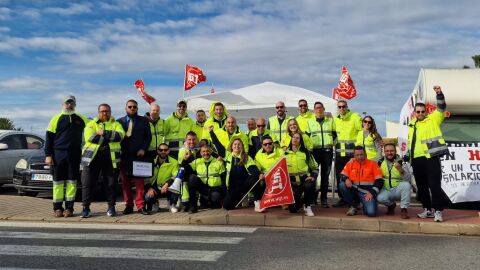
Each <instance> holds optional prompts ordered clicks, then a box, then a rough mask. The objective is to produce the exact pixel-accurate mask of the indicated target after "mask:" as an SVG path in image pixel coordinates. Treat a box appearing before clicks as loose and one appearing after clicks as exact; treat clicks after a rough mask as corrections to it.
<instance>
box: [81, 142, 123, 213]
mask: <svg viewBox="0 0 480 270" xmlns="http://www.w3.org/2000/svg"><path fill="white" fill-rule="evenodd" d="M100 172H101V173H102V176H103V185H104V186H105V190H106V193H107V194H106V195H107V201H108V206H114V205H115V202H116V193H115V190H116V187H117V182H118V180H117V179H118V174H119V170H118V169H114V168H113V166H112V160H111V158H110V151H109V150H108V149H106V150H103V151H99V152H97V154H96V155H95V157H94V158H93V160H92V162H90V165H89V166H85V167H84V168H83V171H82V204H83V206H85V207H88V206H89V205H90V203H91V202H92V197H93V195H94V193H95V190H96V187H97V182H98V177H99V175H100Z"/></svg>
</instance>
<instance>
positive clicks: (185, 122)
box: [165, 100, 195, 159]
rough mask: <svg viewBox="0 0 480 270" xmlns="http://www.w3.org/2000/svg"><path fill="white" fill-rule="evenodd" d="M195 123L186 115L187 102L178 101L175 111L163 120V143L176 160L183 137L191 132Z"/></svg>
mask: <svg viewBox="0 0 480 270" xmlns="http://www.w3.org/2000/svg"><path fill="white" fill-rule="evenodd" d="M194 125H195V123H194V122H193V120H192V118H190V117H189V116H188V113H187V102H186V101H185V100H180V101H179V102H178V103H177V110H176V111H175V112H173V113H172V114H171V115H170V116H168V117H167V118H166V119H165V142H166V143H168V146H169V147H170V156H172V157H173V158H175V159H177V158H178V150H179V149H180V148H181V147H182V145H183V142H184V139H185V136H186V135H187V133H188V132H189V131H192V130H193V126H194Z"/></svg>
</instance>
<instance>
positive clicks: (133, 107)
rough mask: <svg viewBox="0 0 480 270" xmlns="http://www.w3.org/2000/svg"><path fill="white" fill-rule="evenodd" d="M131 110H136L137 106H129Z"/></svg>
mask: <svg viewBox="0 0 480 270" xmlns="http://www.w3.org/2000/svg"><path fill="white" fill-rule="evenodd" d="M127 107H128V108H129V109H136V108H137V106H127Z"/></svg>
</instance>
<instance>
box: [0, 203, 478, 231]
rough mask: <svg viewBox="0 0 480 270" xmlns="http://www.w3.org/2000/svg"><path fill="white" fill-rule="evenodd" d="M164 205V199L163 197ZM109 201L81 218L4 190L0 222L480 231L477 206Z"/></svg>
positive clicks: (0, 204)
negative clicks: (426, 210) (129, 206)
mask: <svg viewBox="0 0 480 270" xmlns="http://www.w3.org/2000/svg"><path fill="white" fill-rule="evenodd" d="M160 206H161V208H164V209H165V206H166V205H165V202H161V204H160ZM106 208H107V205H106V203H105V202H94V203H92V205H91V210H92V217H90V218H88V219H82V218H80V211H81V203H76V209H75V216H74V217H71V218H55V217H54V216H53V211H52V201H51V199H46V198H35V197H21V196H10V195H0V222H2V221H25V222H29V221H35V222H39V221H42V222H81V223H129V224H132V223H138V224H147V223H150V224H193V225H195V224H197V225H236V226H237V225H243V226H256V227H259V226H271V227H293V228H308V229H334V230H359V231H376V232H396V233H423V234H448V235H468V236H480V217H479V212H478V211H475V210H456V209H447V210H445V211H444V219H445V221H444V222H442V223H437V222H433V219H420V218H417V216H416V214H417V213H420V212H421V211H422V209H421V208H420V207H411V208H410V209H409V215H410V219H406V220H405V219H400V213H399V212H400V210H399V209H398V208H397V209H396V215H395V216H386V215H385V212H386V208H385V207H383V206H379V213H380V214H379V216H378V217H375V218H369V217H366V216H364V215H356V216H353V217H349V216H346V215H345V212H346V210H347V209H346V208H327V209H325V208H321V207H320V206H317V207H314V212H315V217H307V216H305V215H304V214H303V211H299V213H297V214H291V213H289V212H288V210H281V209H280V208H270V209H267V210H266V211H265V212H264V213H256V212H254V211H253V208H242V209H238V210H233V211H226V210H223V209H214V210H203V211H199V212H198V213H196V214H188V213H175V214H172V213H170V212H167V211H166V209H165V211H163V212H158V213H153V214H152V215H149V216H144V215H141V214H138V213H134V214H131V215H122V214H121V211H122V210H123V204H122V203H118V204H117V212H118V213H119V215H118V216H115V217H107V216H106Z"/></svg>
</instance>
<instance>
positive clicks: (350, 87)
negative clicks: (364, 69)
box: [333, 66, 357, 100]
mask: <svg viewBox="0 0 480 270" xmlns="http://www.w3.org/2000/svg"><path fill="white" fill-rule="evenodd" d="M355 96H357V89H356V88H355V85H354V84H353V80H352V77H351V76H350V72H348V70H347V67H346V66H343V67H342V76H340V80H339V81H338V87H336V88H333V99H335V100H339V99H340V98H345V99H352V98H354V97H355Z"/></svg>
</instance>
